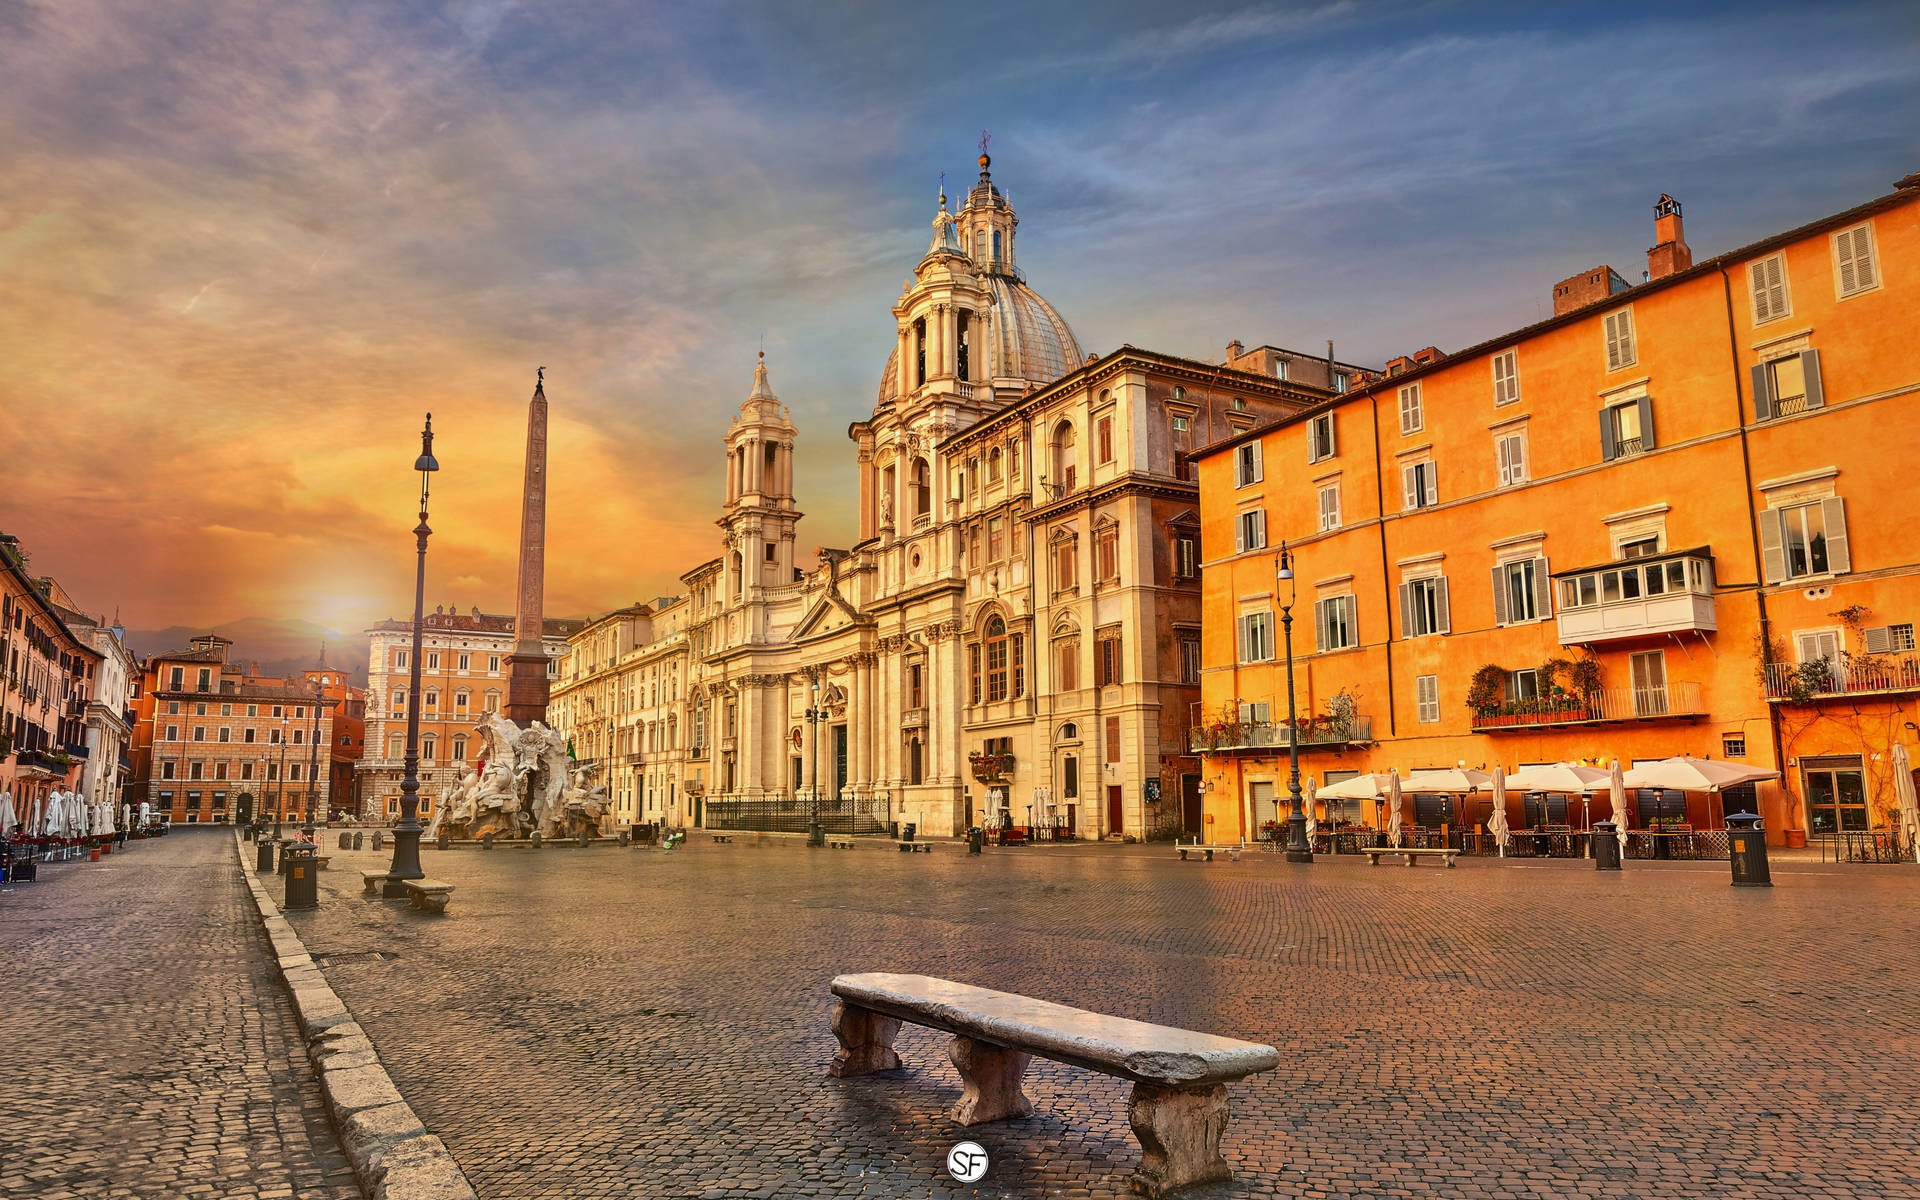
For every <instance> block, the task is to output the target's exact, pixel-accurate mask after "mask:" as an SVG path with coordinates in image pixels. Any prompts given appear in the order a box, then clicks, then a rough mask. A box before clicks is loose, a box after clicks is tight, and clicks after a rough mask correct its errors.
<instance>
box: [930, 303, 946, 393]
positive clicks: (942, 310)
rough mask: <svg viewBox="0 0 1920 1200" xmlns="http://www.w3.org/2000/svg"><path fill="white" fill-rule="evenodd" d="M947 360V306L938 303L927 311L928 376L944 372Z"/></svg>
mask: <svg viewBox="0 0 1920 1200" xmlns="http://www.w3.org/2000/svg"><path fill="white" fill-rule="evenodd" d="M946 361H947V306H946V305H944V304H936V305H934V306H933V308H931V309H930V310H928V312H927V378H928V379H932V378H934V377H936V376H938V375H940V374H941V373H942V370H943V368H944V366H945V364H946Z"/></svg>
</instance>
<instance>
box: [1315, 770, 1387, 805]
mask: <svg viewBox="0 0 1920 1200" xmlns="http://www.w3.org/2000/svg"><path fill="white" fill-rule="evenodd" d="M1317 794H1318V795H1319V797H1320V799H1322V800H1378V799H1379V798H1380V797H1381V796H1384V795H1386V794H1387V775H1386V773H1385V772H1377V773H1373V774H1367V775H1355V776H1354V777H1353V778H1352V779H1342V780H1341V781H1340V782H1339V783H1330V784H1328V785H1327V786H1325V787H1323V788H1321V789H1320V790H1319V792H1318V793H1317Z"/></svg>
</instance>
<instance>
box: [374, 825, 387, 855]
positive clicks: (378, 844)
mask: <svg viewBox="0 0 1920 1200" xmlns="http://www.w3.org/2000/svg"><path fill="white" fill-rule="evenodd" d="M373 848H374V849H375V850H384V849H386V848H387V835H386V834H385V833H383V832H381V831H380V830H378V829H376V830H374V831H373Z"/></svg>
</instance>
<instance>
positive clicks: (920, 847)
mask: <svg viewBox="0 0 1920 1200" xmlns="http://www.w3.org/2000/svg"><path fill="white" fill-rule="evenodd" d="M900 853H902V854H932V853H933V843H932V842H901V843H900Z"/></svg>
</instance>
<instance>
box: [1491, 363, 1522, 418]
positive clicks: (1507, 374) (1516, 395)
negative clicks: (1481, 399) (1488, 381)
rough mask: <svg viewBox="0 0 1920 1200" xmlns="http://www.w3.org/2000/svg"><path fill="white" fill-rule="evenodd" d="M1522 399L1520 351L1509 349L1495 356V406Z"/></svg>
mask: <svg viewBox="0 0 1920 1200" xmlns="http://www.w3.org/2000/svg"><path fill="white" fill-rule="evenodd" d="M1519 399H1520V351H1518V350H1508V351H1507V352H1505V353H1504V354H1496V355H1494V356H1493V403H1494V407H1496V408H1497V407H1499V406H1500V405H1503V404H1514V403H1516V402H1518V401H1519Z"/></svg>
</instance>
